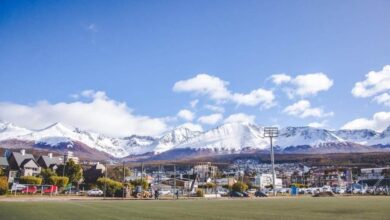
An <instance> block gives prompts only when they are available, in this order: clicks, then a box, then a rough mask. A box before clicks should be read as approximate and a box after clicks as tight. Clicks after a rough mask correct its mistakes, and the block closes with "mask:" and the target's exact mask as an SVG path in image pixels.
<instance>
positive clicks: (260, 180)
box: [252, 173, 283, 189]
mask: <svg viewBox="0 0 390 220" xmlns="http://www.w3.org/2000/svg"><path fill="white" fill-rule="evenodd" d="M252 183H253V185H254V186H256V187H260V188H266V187H270V186H272V174H268V173H262V174H259V175H257V176H255V178H254V181H253V182H252ZM282 187H283V185H282V179H280V178H275V189H280V188H282Z"/></svg>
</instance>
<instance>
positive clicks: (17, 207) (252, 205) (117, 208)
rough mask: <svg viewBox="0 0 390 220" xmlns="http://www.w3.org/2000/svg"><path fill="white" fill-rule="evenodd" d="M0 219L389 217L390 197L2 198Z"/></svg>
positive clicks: (98, 219) (316, 219) (186, 219)
mask: <svg viewBox="0 0 390 220" xmlns="http://www.w3.org/2000/svg"><path fill="white" fill-rule="evenodd" d="M0 219H2V220H3V219H4V220H12V219H28V220H49V219H55V220H62V219H72V220H75V219H77V220H83V219H88V220H100V219H171V220H172V219H184V220H190V219H273V220H275V219H315V220H320V219H343V220H346V219H376V220H378V219H390V197H343V198H341V197H340V198H312V197H306V198H266V199H248V200H246V199H245V200H240V199H238V200H236V199H234V200H187V201H186V200H181V201H180V200H179V201H118V200H116V201H107V200H106V201H101V200H98V201H50V202H48V201H45V202H0Z"/></svg>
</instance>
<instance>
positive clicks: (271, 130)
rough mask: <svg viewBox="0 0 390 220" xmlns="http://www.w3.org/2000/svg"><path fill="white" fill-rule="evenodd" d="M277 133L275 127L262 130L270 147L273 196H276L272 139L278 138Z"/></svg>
mask: <svg viewBox="0 0 390 220" xmlns="http://www.w3.org/2000/svg"><path fill="white" fill-rule="evenodd" d="M278 134H279V131H278V128H277V127H265V128H264V137H269V139H270V145H271V169H272V189H273V190H272V191H273V194H274V196H276V186H275V179H276V174H275V156H274V147H273V145H272V138H274V137H278Z"/></svg>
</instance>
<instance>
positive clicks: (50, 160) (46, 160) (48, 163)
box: [37, 153, 64, 171]
mask: <svg viewBox="0 0 390 220" xmlns="http://www.w3.org/2000/svg"><path fill="white" fill-rule="evenodd" d="M37 163H38V164H39V166H41V167H42V169H51V170H53V171H55V170H57V168H58V166H59V165H61V164H63V163H64V158H63V157H53V154H52V153H49V154H48V155H47V156H45V155H42V156H40V157H39V158H38V160H37Z"/></svg>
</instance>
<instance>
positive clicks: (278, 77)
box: [271, 73, 291, 85]
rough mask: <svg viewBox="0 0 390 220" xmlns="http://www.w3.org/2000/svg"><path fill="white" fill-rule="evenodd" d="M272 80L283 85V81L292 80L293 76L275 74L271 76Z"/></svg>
mask: <svg viewBox="0 0 390 220" xmlns="http://www.w3.org/2000/svg"><path fill="white" fill-rule="evenodd" d="M271 78H272V82H274V83H275V84H276V85H281V84H283V83H287V82H290V81H291V76H289V75H287V74H285V73H281V74H274V75H272V76H271Z"/></svg>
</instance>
